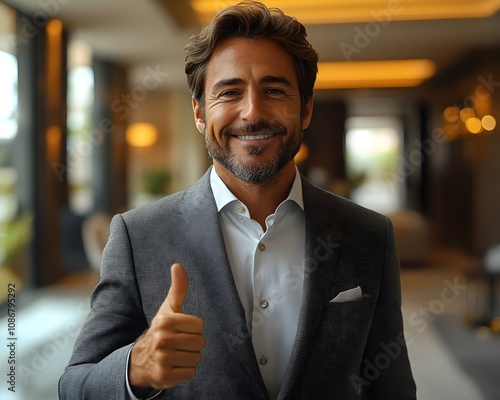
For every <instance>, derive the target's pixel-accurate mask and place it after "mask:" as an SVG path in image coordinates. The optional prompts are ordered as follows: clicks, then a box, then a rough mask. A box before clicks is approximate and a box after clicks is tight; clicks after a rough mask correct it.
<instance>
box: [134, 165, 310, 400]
mask: <svg viewBox="0 0 500 400" xmlns="http://www.w3.org/2000/svg"><path fill="white" fill-rule="evenodd" d="M210 185H211V187H212V191H213V194H214V197H215V202H216V204H217V211H218V212H219V221H220V224H221V227H222V232H223V235H224V242H225V245H226V250H227V255H228V259H229V264H230V266H231V271H232V273H233V277H234V281H235V284H236V289H237V290H238V294H239V297H240V299H241V303H242V305H243V308H244V310H245V317H246V322H247V326H248V331H249V332H250V334H251V336H252V343H253V347H254V350H255V354H256V356H257V361H258V363H259V367H260V371H261V374H262V377H263V379H264V383H265V384H266V388H267V391H268V392H269V395H270V397H271V399H276V397H277V396H278V392H279V389H280V386H281V383H282V381H283V377H284V375H285V370H286V368H287V365H288V361H289V359H290V355H291V353H292V347H293V343H294V340H295V335H296V333H297V325H298V320H299V311H300V305H301V303H302V289H303V282H304V246H305V219H304V205H303V200H302V181H301V179H300V174H299V172H298V171H297V170H296V173H295V179H294V182H293V185H292V188H291V190H290V193H289V195H288V197H287V198H286V199H285V200H284V201H283V202H282V203H281V204H280V205H279V206H278V207H277V208H276V210H275V212H274V213H273V214H271V215H269V216H268V217H267V218H266V231H265V232H264V230H263V229H262V227H261V226H260V224H259V223H258V222H257V221H255V220H253V219H251V218H250V213H249V212H248V209H247V207H246V206H245V204H243V203H242V202H241V201H240V200H238V199H237V198H236V196H235V195H234V194H233V193H232V192H231V191H230V190H229V189H228V188H227V186H226V185H225V184H224V182H223V181H222V180H221V179H220V177H219V176H218V175H217V173H216V172H215V168H212V171H211V174H210ZM129 357H130V353H129ZM127 364H128V362H127ZM126 385H127V391H128V394H129V396H130V398H131V400H139V399H137V397H135V396H134V395H133V393H132V390H131V388H130V384H129V381H128V366H127V371H126ZM159 393H160V392H153V393H151V395H150V396H152V397H148V399H152V398H154V397H156V396H157V395H158V394H159Z"/></svg>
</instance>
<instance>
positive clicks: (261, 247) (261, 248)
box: [259, 243, 266, 251]
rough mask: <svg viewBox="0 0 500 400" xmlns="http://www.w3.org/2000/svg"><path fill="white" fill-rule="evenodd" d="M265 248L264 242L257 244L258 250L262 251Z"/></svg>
mask: <svg viewBox="0 0 500 400" xmlns="http://www.w3.org/2000/svg"><path fill="white" fill-rule="evenodd" d="M265 249H266V245H265V244H264V243H260V244H259V250H260V251H264V250H265Z"/></svg>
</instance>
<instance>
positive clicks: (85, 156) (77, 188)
mask: <svg viewBox="0 0 500 400" xmlns="http://www.w3.org/2000/svg"><path fill="white" fill-rule="evenodd" d="M91 57H92V55H91V50H90V48H89V46H87V45H86V44H85V43H83V42H80V41H76V40H73V41H71V42H70V44H69V49H68V64H69V65H68V100H67V106H68V117H67V126H68V141H67V158H68V163H67V165H68V169H67V173H68V187H69V207H70V209H71V210H72V211H73V212H74V213H75V214H79V215H85V214H87V213H89V212H90V211H92V209H93V197H92V187H91V184H92V180H91V179H92V147H93V145H92V141H91V140H89V137H90V136H89V133H90V132H91V130H92V103H93V101H94V72H93V70H92V67H91Z"/></svg>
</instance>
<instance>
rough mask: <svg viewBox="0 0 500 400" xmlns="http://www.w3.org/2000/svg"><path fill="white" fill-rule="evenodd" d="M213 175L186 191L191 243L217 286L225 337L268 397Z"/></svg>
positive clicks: (215, 301) (206, 277) (216, 305)
mask: <svg viewBox="0 0 500 400" xmlns="http://www.w3.org/2000/svg"><path fill="white" fill-rule="evenodd" d="M209 176H210V170H209V171H208V172H207V173H206V174H205V176H204V177H203V178H202V179H201V180H200V181H199V182H198V183H196V184H195V185H194V186H193V187H191V188H190V189H188V191H187V192H186V199H187V202H189V203H190V204H189V205H187V207H185V208H184V207H183V210H188V212H189V219H190V221H192V222H191V224H192V226H191V228H192V229H189V230H190V236H191V238H192V241H191V243H190V246H192V247H193V250H192V251H193V254H201V256H200V257H199V259H198V260H197V261H198V263H199V270H198V273H199V274H200V277H201V282H203V285H204V286H206V287H208V288H217V290H210V291H209V293H210V296H211V300H212V309H213V311H214V313H217V321H219V322H220V327H219V328H220V331H221V332H223V333H222V334H223V338H224V341H225V342H226V344H227V346H228V348H229V351H230V352H231V354H236V355H237V356H238V357H239V359H240V361H241V363H242V364H243V366H244V367H245V369H246V371H247V372H248V373H249V374H250V376H251V378H252V380H253V381H254V382H255V383H256V384H257V385H258V386H259V388H260V389H261V391H262V399H266V398H267V397H268V396H267V390H266V388H265V384H264V381H263V379H262V375H261V373H260V370H259V367H258V365H257V360H256V357H255V352H254V349H253V344H252V341H251V337H250V334H249V332H248V328H247V324H246V320H245V311H244V309H243V306H242V304H241V301H240V298H239V295H238V292H237V289H236V285H235V283H234V278H233V275H232V272H231V267H230V265H229V261H228V258H227V253H226V248H225V245H224V238H223V235H222V230H221V227H220V223H219V218H218V214H217V207H216V204H215V199H214V197H213V194H212V191H211V188H210V179H209ZM200 250H201V252H200Z"/></svg>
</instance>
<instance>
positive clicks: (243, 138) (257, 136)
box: [236, 133, 274, 140]
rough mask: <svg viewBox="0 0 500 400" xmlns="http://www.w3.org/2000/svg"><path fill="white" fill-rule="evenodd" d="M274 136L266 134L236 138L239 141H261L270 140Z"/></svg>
mask: <svg viewBox="0 0 500 400" xmlns="http://www.w3.org/2000/svg"><path fill="white" fill-rule="evenodd" d="M273 136H274V134H272V133H267V134H264V135H241V136H240V135H238V136H236V137H237V138H238V139H240V140H262V139H269V138H272V137H273Z"/></svg>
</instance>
